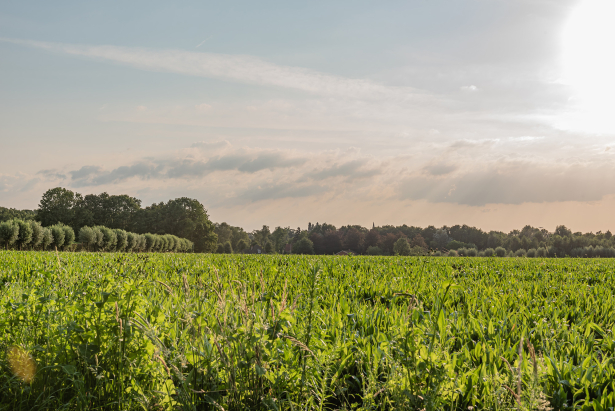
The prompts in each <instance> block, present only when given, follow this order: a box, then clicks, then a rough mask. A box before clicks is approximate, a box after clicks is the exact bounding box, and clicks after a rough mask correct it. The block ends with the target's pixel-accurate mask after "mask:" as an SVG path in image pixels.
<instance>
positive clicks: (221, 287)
mask: <svg viewBox="0 0 615 411" xmlns="http://www.w3.org/2000/svg"><path fill="white" fill-rule="evenodd" d="M614 268H615V261H613V260H599V259H598V260H580V259H522V258H510V259H501V258H500V259H496V258H427V257H424V258H421V257H399V258H398V257H325V256H318V257H298V256H243V255H198V254H189V255H176V254H171V255H169V254H167V255H164V254H93V253H92V254H90V253H60V254H59V255H56V254H55V253H45V252H0V410H24V411H26V410H27V411H31V410H39V409H48V410H62V409H67V410H68V409H70V410H84V409H91V410H94V409H98V410H171V409H173V410H206V409H211V410H222V409H224V410H246V409H254V410H335V409H363V410H372V409H373V410H393V409H417V410H419V409H425V410H468V409H469V408H468V407H474V408H473V409H475V410H487V409H489V410H505V409H527V410H529V409H548V408H553V409H563V410H564V409H565V410H572V409H583V410H608V409H609V408H610V407H615V382H614V381H615V367H614V360H615V359H614V357H613V350H614V349H615V340H614V339H613V333H612V331H611V330H612V328H613V323H614V322H615V298H614V297H613V272H614ZM520 343H521V344H520ZM520 345H521V348H522V350H521V351H520ZM12 347H21V348H23V349H25V350H26V351H27V352H28V353H29V355H30V356H31V357H32V359H33V361H34V362H35V363H36V374H35V376H34V379H33V380H32V381H31V382H30V383H27V382H25V381H23V380H22V379H21V378H20V377H19V375H21V374H20V372H19V371H16V372H14V371H15V370H14V368H15V361H13V368H11V364H10V360H11V359H10V358H9V352H13V353H14V352H16V350H15V349H13V350H11V348H12ZM520 354H521V355H520ZM520 358H521V359H522V361H521V363H519V359H520ZM519 377H521V378H519ZM611 409H612V408H611Z"/></svg>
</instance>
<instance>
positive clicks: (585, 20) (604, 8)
mask: <svg viewBox="0 0 615 411" xmlns="http://www.w3.org/2000/svg"><path fill="white" fill-rule="evenodd" d="M614 20H615V1H613V0H581V2H580V4H579V5H578V6H577V7H576V8H575V9H574V10H573V11H572V14H571V15H570V17H569V19H568V21H567V23H566V26H565V28H564V33H563V39H562V40H563V69H564V70H563V76H562V82H563V83H565V84H568V85H570V86H572V88H573V89H574V92H575V96H574V98H575V100H576V101H577V102H578V105H579V108H580V110H581V112H582V113H579V114H580V118H579V119H577V120H580V122H581V123H584V124H577V125H578V126H580V127H581V128H585V129H587V131H597V132H602V133H615V115H614V110H615V104H614V101H615V99H614V96H615V53H614V42H615V24H614V23H613V21H614ZM581 117H582V119H581ZM577 122H578V121H577Z"/></svg>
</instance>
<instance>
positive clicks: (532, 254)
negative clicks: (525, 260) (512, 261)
mask: <svg viewBox="0 0 615 411" xmlns="http://www.w3.org/2000/svg"><path fill="white" fill-rule="evenodd" d="M525 256H526V257H529V258H533V257H536V249H535V248H530V249H529V250H527V253H526V254H525Z"/></svg>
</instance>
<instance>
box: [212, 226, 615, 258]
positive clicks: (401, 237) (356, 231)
mask: <svg viewBox="0 0 615 411" xmlns="http://www.w3.org/2000/svg"><path fill="white" fill-rule="evenodd" d="M216 233H217V235H218V239H219V241H220V243H219V244H218V248H217V249H218V252H223V253H230V252H246V251H247V250H248V249H249V247H253V246H259V247H261V249H262V250H263V252H265V253H294V254H329V255H330V254H336V253H338V252H340V251H349V252H352V253H353V254H357V255H450V256H455V255H458V256H494V257H498V256H499V257H511V256H518V257H521V256H523V257H566V256H570V257H602V258H608V257H615V237H614V236H613V235H612V234H611V232H610V231H606V232H605V233H603V232H598V233H581V232H576V233H573V232H572V231H571V230H570V229H568V228H567V227H566V226H563V225H560V226H557V227H556V229H555V231H553V232H549V231H548V230H546V229H544V228H542V227H540V228H536V227H532V226H529V225H527V226H525V227H524V228H523V229H522V230H513V231H510V232H509V233H505V232H502V231H489V232H485V231H483V230H481V229H479V228H476V227H470V226H467V225H455V226H452V227H448V226H442V227H440V228H436V227H435V226H429V227H425V228H421V227H414V226H407V225H401V226H391V225H386V226H381V227H376V226H373V227H372V228H371V229H368V228H365V227H362V226H359V225H348V226H343V227H340V228H337V227H335V226H334V225H332V224H327V223H324V224H319V223H316V224H311V223H308V228H307V230H302V229H301V228H297V229H291V228H290V227H285V228H284V227H276V228H275V229H274V230H273V231H271V230H270V229H269V227H268V226H263V227H262V228H261V229H260V230H254V231H252V232H250V233H248V232H245V231H244V230H243V229H241V228H240V227H233V226H230V225H228V224H227V223H221V224H216Z"/></svg>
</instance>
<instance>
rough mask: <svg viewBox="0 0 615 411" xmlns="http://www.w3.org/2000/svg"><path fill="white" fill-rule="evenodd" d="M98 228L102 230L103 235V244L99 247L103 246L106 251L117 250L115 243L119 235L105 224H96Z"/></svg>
mask: <svg viewBox="0 0 615 411" xmlns="http://www.w3.org/2000/svg"><path fill="white" fill-rule="evenodd" d="M96 228H98V229H99V230H100V232H101V233H102V236H103V238H102V245H99V247H102V249H103V250H104V251H113V250H115V245H116V244H117V236H116V235H115V232H114V231H113V230H112V229H110V228H107V227H105V226H103V225H99V226H96Z"/></svg>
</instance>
